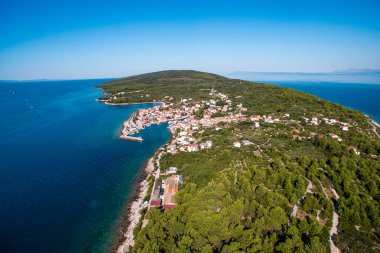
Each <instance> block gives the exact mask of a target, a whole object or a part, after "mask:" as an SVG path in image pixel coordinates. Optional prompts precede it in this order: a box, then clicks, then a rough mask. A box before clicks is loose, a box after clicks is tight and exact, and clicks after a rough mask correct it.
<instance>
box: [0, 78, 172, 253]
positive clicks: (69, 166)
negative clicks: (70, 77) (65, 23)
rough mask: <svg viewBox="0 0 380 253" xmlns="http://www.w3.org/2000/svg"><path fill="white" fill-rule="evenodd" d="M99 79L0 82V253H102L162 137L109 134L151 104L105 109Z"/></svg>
mask: <svg viewBox="0 0 380 253" xmlns="http://www.w3.org/2000/svg"><path fill="white" fill-rule="evenodd" d="M103 81H104V80H80V81H41V82H40V81H38V82H37V81H35V82H0V252H40V253H41V252H74V253H75V252H104V251H105V250H106V249H107V247H109V243H110V242H112V236H113V234H114V233H113V232H114V231H115V230H116V229H117V227H118V222H119V216H120V214H121V213H122V211H123V210H124V208H125V205H126V203H127V202H128V200H130V199H131V197H132V192H133V187H134V183H135V181H136V177H137V176H138V175H139V171H140V168H141V167H142V166H143V164H144V161H145V160H146V159H147V158H149V157H150V156H151V155H152V154H153V153H154V152H155V150H156V149H158V147H160V146H161V145H162V144H164V143H165V142H166V141H167V140H168V139H169V137H170V134H169V132H168V131H167V128H166V126H164V125H163V126H152V127H150V128H148V129H146V130H144V131H143V133H142V137H143V138H144V141H143V142H142V143H138V142H128V141H123V140H120V139H118V138H117V136H118V131H119V128H120V126H121V124H122V122H123V121H124V120H125V119H126V118H128V117H129V115H130V114H131V113H132V112H134V111H135V110H137V109H138V108H147V107H151V106H152V104H145V105H131V106H107V105H104V104H102V103H100V102H97V101H96V100H95V99H96V98H98V97H99V96H100V95H101V90H100V89H95V88H93V87H92V86H94V85H97V84H100V83H102V82H103Z"/></svg>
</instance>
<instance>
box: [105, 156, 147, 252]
mask: <svg viewBox="0 0 380 253" xmlns="http://www.w3.org/2000/svg"><path fill="white" fill-rule="evenodd" d="M153 161H154V156H153V157H151V158H150V159H149V160H148V161H147V163H146V164H145V167H144V169H143V174H142V176H141V178H140V180H139V183H138V184H137V186H136V190H135V198H134V200H133V201H132V202H131V203H130V204H129V205H128V207H127V209H126V214H125V215H123V217H122V218H123V220H124V221H125V225H124V229H123V228H122V231H123V233H122V236H119V237H118V240H117V241H118V246H117V250H116V252H117V253H124V252H129V247H130V246H133V244H134V235H133V231H134V229H135V228H136V226H137V224H138V223H139V221H140V219H141V216H142V215H141V211H142V210H143V209H144V208H146V207H147V205H146V204H144V199H145V196H146V195H147V193H148V190H149V182H148V178H149V176H150V175H151V174H152V173H153V171H154V165H153ZM120 237H121V238H120ZM114 249H115V247H114ZM112 251H114V250H112Z"/></svg>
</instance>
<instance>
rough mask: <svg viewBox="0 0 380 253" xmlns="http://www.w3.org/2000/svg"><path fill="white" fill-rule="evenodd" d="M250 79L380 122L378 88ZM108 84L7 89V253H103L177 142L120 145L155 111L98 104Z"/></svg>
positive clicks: (0, 120)
mask: <svg viewBox="0 0 380 253" xmlns="http://www.w3.org/2000/svg"><path fill="white" fill-rule="evenodd" d="M261 78H262V79H259V78H257V79H256V78H255V79H250V80H254V81H262V82H264V81H265V82H268V83H272V84H276V85H280V86H285V87H290V88H293V89H296V90H301V91H305V92H308V93H311V94H313V95H316V96H319V97H321V98H324V99H327V100H329V101H331V102H335V103H339V104H342V105H344V106H348V107H350V108H352V109H356V110H360V111H362V112H364V113H365V114H368V115H370V116H371V117H373V118H374V119H376V120H377V121H379V119H380V102H379V100H380V85H378V84H372V83H368V82H366V81H363V82H355V83H353V82H349V81H343V82H342V81H338V82H337V81H329V80H325V79H323V80H318V79H317V80H304V81H303V80H286V78H284V79H278V76H277V79H276V78H273V77H270V76H269V77H265V78H264V77H261ZM104 81H107V80H99V79H98V80H74V81H28V82H26V81H25V82H24V81H20V82H13V81H0V251H1V252H11V253H12V252H58V253H59V252H74V253H76V252H105V251H106V250H107V249H108V247H109V246H110V243H111V242H112V241H113V236H114V235H115V233H114V232H115V231H116V230H117V228H118V226H119V222H120V219H119V218H120V215H121V213H122V211H123V210H124V208H125V206H126V203H128V201H130V200H131V198H132V196H133V189H134V183H135V182H136V180H137V177H138V175H139V172H140V170H141V167H142V166H143V164H144V162H145V161H146V160H147V159H148V158H149V157H150V156H151V155H152V154H153V153H154V152H155V150H157V149H158V148H159V147H160V146H161V145H163V144H164V143H165V142H166V141H167V140H168V139H169V138H170V134H169V132H168V130H167V128H166V126H165V125H161V126H151V127H149V128H147V129H145V130H144V131H142V133H141V136H142V137H143V138H144V141H143V142H141V143H140V142H129V141H123V140H120V139H118V133H119V130H120V127H121V124H122V122H123V121H124V120H125V119H127V118H128V117H129V116H130V115H131V114H132V113H133V112H134V111H136V110H137V109H139V108H147V107H151V106H152V104H143V105H129V106H107V105H104V104H102V103H100V102H97V101H96V98H98V97H100V96H101V90H100V89H95V88H94V87H93V86H95V85H99V84H101V83H102V82H104Z"/></svg>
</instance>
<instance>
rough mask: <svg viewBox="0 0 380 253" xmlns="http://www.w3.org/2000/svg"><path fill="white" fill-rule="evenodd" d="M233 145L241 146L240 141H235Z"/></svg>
mask: <svg viewBox="0 0 380 253" xmlns="http://www.w3.org/2000/svg"><path fill="white" fill-rule="evenodd" d="M233 145H234V147H235V148H240V147H241V143H240V141H235V142H234V144H233Z"/></svg>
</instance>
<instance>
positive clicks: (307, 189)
mask: <svg viewBox="0 0 380 253" xmlns="http://www.w3.org/2000/svg"><path fill="white" fill-rule="evenodd" d="M303 178H304V179H305V180H306V181H307V182H308V183H309V184H308V185H307V188H306V191H305V194H304V195H303V196H302V197H301V198H299V199H298V201H297V204H295V205H294V206H293V211H292V214H291V216H293V217H296V215H297V212H298V205H299V204H300V203H301V200H303V199H304V198H306V195H307V194H308V193H313V192H312V191H311V189H312V188H313V184H312V183H311V181H310V180H309V179H307V178H306V177H303Z"/></svg>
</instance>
